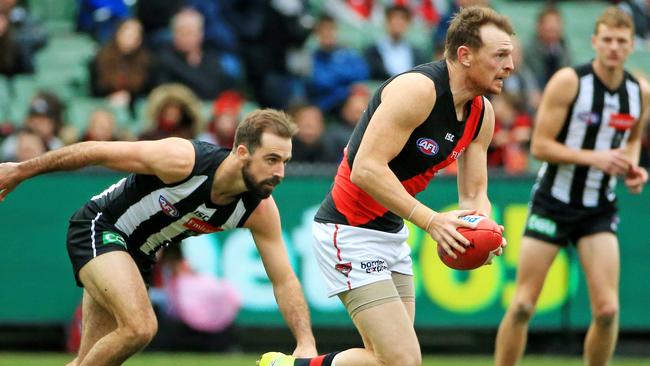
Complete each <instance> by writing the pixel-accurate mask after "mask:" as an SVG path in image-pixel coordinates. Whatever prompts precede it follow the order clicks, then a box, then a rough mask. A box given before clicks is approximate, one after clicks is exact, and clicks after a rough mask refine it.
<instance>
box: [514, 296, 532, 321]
mask: <svg viewBox="0 0 650 366" xmlns="http://www.w3.org/2000/svg"><path fill="white" fill-rule="evenodd" d="M512 306H513V308H512V314H513V317H514V320H515V321H516V322H518V323H527V322H528V321H529V320H530V318H532V317H533V314H534V313H535V305H534V304H533V303H532V302H529V301H516V302H515V303H514V304H513V305H512Z"/></svg>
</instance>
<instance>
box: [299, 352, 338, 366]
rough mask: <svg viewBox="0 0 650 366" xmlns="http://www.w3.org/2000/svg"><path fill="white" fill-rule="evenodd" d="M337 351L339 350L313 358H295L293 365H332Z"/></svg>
mask: <svg viewBox="0 0 650 366" xmlns="http://www.w3.org/2000/svg"><path fill="white" fill-rule="evenodd" d="M338 353H339V352H332V353H328V354H326V355H322V356H318V357H314V358H297V359H296V362H295V363H294V366H332V361H334V356H336V355H337V354H338Z"/></svg>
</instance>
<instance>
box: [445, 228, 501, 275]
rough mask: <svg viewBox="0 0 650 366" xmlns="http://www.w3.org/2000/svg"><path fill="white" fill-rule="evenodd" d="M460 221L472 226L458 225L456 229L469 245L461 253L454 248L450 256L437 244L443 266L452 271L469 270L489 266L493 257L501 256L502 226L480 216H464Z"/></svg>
mask: <svg viewBox="0 0 650 366" xmlns="http://www.w3.org/2000/svg"><path fill="white" fill-rule="evenodd" d="M460 220H462V221H464V222H467V223H471V224H472V226H473V227H472V226H468V225H462V226H460V225H459V227H458V229H457V231H458V233H460V234H461V235H462V236H463V238H464V239H465V240H467V241H468V242H469V244H468V245H467V247H466V248H463V249H464V250H463V251H460V250H458V251H457V248H456V247H454V249H453V254H454V255H453V256H452V255H451V254H450V253H449V252H448V251H447V250H446V248H445V247H444V246H443V245H440V242H438V256H439V257H440V259H441V260H442V262H443V263H444V264H445V265H447V266H448V267H450V268H453V269H459V270H470V269H475V268H478V267H481V266H482V265H484V264H489V263H490V262H491V261H492V258H494V256H497V255H501V252H502V251H503V247H504V246H505V245H506V242H505V239H504V238H503V227H502V226H500V225H498V224H497V223H496V222H494V221H493V220H491V219H489V218H488V217H485V216H481V215H465V216H463V217H460Z"/></svg>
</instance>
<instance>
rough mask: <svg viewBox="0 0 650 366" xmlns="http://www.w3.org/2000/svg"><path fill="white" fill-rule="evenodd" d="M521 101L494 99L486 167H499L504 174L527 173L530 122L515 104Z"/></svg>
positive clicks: (521, 108) (507, 98)
mask: <svg viewBox="0 0 650 366" xmlns="http://www.w3.org/2000/svg"><path fill="white" fill-rule="evenodd" d="M520 100H521V99H519V98H517V97H516V96H513V95H509V94H501V95H497V96H494V98H493V99H492V107H493V108H494V116H495V124H494V136H493V137H492V142H491V143H490V148H489V151H488V166H490V167H500V168H503V169H504V170H505V172H506V173H507V174H511V175H517V174H523V173H525V172H526V168H527V166H528V158H527V155H528V152H527V151H528V148H527V145H528V143H529V142H530V133H531V125H532V121H531V118H530V115H528V114H527V113H526V111H525V110H524V109H523V107H522V106H521V105H519V104H518V102H519V101H520Z"/></svg>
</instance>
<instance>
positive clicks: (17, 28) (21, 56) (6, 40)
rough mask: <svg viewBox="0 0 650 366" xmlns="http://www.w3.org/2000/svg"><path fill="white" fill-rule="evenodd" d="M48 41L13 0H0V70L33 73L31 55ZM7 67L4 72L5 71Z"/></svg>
mask: <svg viewBox="0 0 650 366" xmlns="http://www.w3.org/2000/svg"><path fill="white" fill-rule="evenodd" d="M46 44H47V34H46V32H45V30H44V29H43V27H42V26H41V25H40V23H39V22H38V21H36V20H35V19H34V18H32V17H31V16H30V15H29V13H28V12H27V10H26V9H25V8H24V7H22V6H18V5H16V0H0V51H1V52H0V72H1V73H3V74H7V75H13V74H18V73H33V72H34V61H33V59H34V54H35V53H36V51H38V50H39V49H41V48H42V47H44V46H45V45H46ZM5 70H7V71H5Z"/></svg>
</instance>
